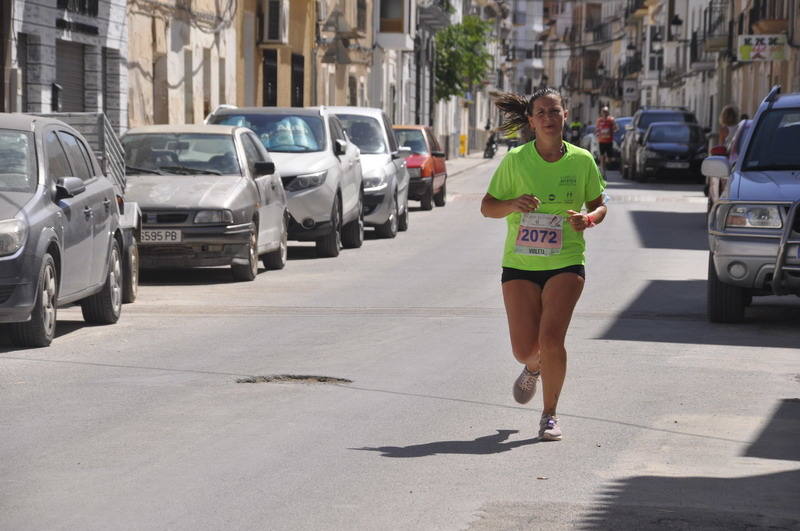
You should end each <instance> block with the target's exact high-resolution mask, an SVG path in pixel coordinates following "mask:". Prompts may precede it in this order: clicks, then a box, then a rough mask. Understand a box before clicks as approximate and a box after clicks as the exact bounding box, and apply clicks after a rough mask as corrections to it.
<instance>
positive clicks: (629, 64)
mask: <svg viewBox="0 0 800 531" xmlns="http://www.w3.org/2000/svg"><path fill="white" fill-rule="evenodd" d="M641 71H642V53H641V52H636V53H635V54H633V57H631V58H630V59H628V60H627V61H625V62H624V63H622V66H620V67H619V72H620V76H622V77H623V78H625V77H628V76H630V75H632V74H636V73H638V72H641Z"/></svg>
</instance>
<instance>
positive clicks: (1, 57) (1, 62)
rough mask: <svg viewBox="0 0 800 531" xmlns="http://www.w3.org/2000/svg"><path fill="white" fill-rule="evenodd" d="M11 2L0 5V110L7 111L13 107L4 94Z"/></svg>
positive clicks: (9, 37) (8, 95) (9, 97)
mask: <svg viewBox="0 0 800 531" xmlns="http://www.w3.org/2000/svg"><path fill="white" fill-rule="evenodd" d="M12 4H13V2H11V1H8V2H3V5H2V7H0V112H7V109H8V108H10V107H13V106H11V105H8V103H10V100H11V95H10V94H6V74H7V73H8V71H9V66H10V63H9V61H8V56H9V55H10V54H9V53H8V49H9V43H10V42H11V5H12Z"/></svg>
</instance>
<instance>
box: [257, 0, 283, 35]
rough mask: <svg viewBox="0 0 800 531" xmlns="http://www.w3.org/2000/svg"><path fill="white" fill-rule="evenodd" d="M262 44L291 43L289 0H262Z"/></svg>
mask: <svg viewBox="0 0 800 531" xmlns="http://www.w3.org/2000/svg"><path fill="white" fill-rule="evenodd" d="M261 12H262V16H261V19H262V24H263V26H262V28H261V44H289V0H261Z"/></svg>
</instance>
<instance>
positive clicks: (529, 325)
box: [503, 280, 542, 372]
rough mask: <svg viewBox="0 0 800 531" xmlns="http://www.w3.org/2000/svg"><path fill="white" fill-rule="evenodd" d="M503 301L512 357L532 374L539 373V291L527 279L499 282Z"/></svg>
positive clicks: (540, 309) (540, 306) (540, 310)
mask: <svg viewBox="0 0 800 531" xmlns="http://www.w3.org/2000/svg"><path fill="white" fill-rule="evenodd" d="M503 301H504V303H505V307H506V316H507V317H508V331H509V334H510V336H511V349H512V351H513V352H514V357H515V358H517V361H519V362H520V363H524V364H525V365H526V366H527V367H528V370H529V371H531V372H536V371H538V370H539V320H540V319H541V316H542V289H541V288H540V287H539V285H538V284H535V283H533V282H531V281H529V280H509V281H507V282H504V283H503Z"/></svg>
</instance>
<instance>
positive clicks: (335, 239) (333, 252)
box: [316, 195, 342, 258]
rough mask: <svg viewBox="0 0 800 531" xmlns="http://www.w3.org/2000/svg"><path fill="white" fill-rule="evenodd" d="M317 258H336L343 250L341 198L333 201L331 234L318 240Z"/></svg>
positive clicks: (337, 197)
mask: <svg viewBox="0 0 800 531" xmlns="http://www.w3.org/2000/svg"><path fill="white" fill-rule="evenodd" d="M316 246H317V256H319V257H320V258H335V257H337V256H339V250H341V248H342V208H341V204H340V200H339V196H338V195H337V196H336V198H335V199H334V200H333V208H332V209H331V232H330V233H328V234H326V235H325V236H323V237H322V238H317V240H316Z"/></svg>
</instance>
